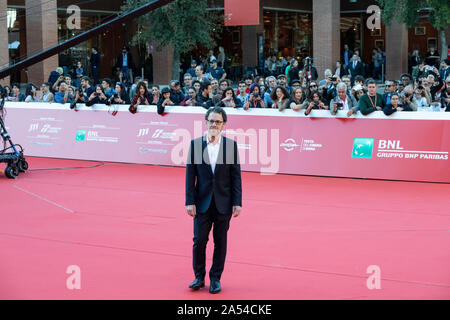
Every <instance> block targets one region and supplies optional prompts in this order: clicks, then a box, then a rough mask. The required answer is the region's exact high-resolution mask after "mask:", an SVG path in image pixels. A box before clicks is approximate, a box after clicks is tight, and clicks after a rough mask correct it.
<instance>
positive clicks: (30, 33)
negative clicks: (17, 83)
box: [25, 0, 58, 86]
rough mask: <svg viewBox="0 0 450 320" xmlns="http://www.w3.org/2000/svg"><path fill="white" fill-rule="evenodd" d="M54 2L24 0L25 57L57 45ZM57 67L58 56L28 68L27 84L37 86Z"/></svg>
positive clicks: (50, 0) (54, 0) (51, 0)
mask: <svg viewBox="0 0 450 320" xmlns="http://www.w3.org/2000/svg"><path fill="white" fill-rule="evenodd" d="M56 8H57V3H56V0H46V1H40V0H25V9H26V15H27V17H26V30H27V56H28V57H31V56H32V55H34V54H36V53H39V52H42V51H43V50H45V49H48V48H50V47H52V46H54V45H56V44H58V25H57V11H56ZM57 67H58V55H54V56H53V57H50V58H48V59H45V60H44V61H41V62H39V63H36V64H34V65H32V66H30V67H28V82H32V83H33V84H34V85H36V86H39V85H41V84H42V82H45V81H47V80H48V76H49V75H50V72H52V71H53V70H55V69H56V68H57Z"/></svg>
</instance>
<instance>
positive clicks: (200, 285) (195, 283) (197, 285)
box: [189, 278, 205, 290]
mask: <svg viewBox="0 0 450 320" xmlns="http://www.w3.org/2000/svg"><path fill="white" fill-rule="evenodd" d="M204 286H205V281H204V280H202V279H199V278H195V280H194V281H193V282H192V283H191V284H190V285H189V288H191V289H192V290H199V289H201V288H203V287H204Z"/></svg>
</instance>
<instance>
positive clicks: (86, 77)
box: [81, 76, 91, 84]
mask: <svg viewBox="0 0 450 320" xmlns="http://www.w3.org/2000/svg"><path fill="white" fill-rule="evenodd" d="M81 80H84V81H87V82H89V84H90V83H91V78H89V77H88V76H83V77H81Z"/></svg>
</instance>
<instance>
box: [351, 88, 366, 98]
mask: <svg viewBox="0 0 450 320" xmlns="http://www.w3.org/2000/svg"><path fill="white" fill-rule="evenodd" d="M365 93H366V90H365V89H364V87H363V86H361V85H356V86H354V87H353V88H352V95H353V96H354V97H355V99H356V101H359V99H360V98H361V97H362V95H363V94H365Z"/></svg>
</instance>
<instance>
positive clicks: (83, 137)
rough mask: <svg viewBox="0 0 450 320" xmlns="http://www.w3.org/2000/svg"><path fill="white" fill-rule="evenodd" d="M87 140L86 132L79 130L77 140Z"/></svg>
mask: <svg viewBox="0 0 450 320" xmlns="http://www.w3.org/2000/svg"><path fill="white" fill-rule="evenodd" d="M85 138H86V130H78V131H77V136H76V138H75V140H76V141H84V139H85Z"/></svg>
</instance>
